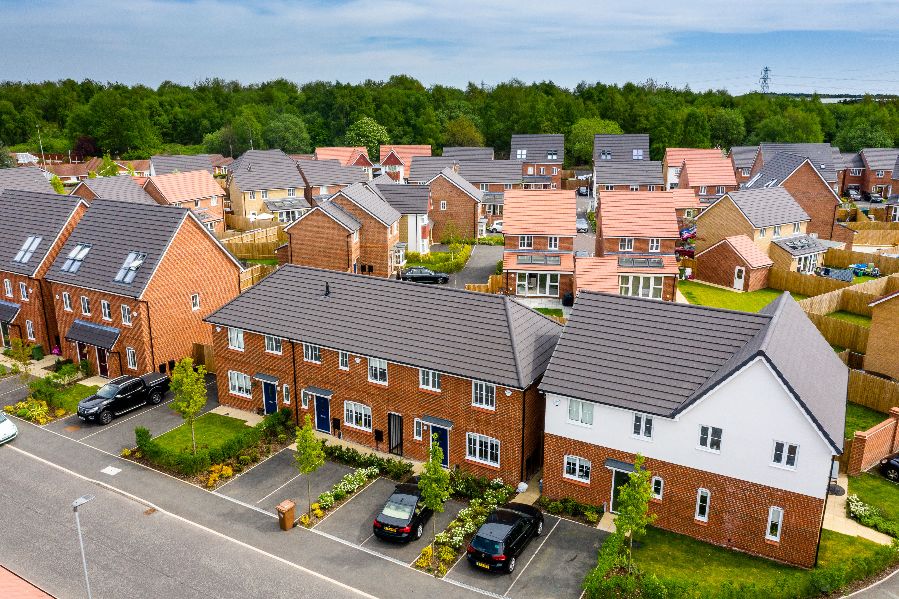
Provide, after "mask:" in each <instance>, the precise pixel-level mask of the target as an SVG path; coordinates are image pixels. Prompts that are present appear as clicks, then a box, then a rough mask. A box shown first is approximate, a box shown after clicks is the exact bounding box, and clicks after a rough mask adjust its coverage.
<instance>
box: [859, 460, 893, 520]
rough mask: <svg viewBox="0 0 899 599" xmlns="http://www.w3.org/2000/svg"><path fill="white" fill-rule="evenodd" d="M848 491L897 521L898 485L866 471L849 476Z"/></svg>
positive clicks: (885, 516) (888, 517)
mask: <svg viewBox="0 0 899 599" xmlns="http://www.w3.org/2000/svg"><path fill="white" fill-rule="evenodd" d="M849 493H855V494H856V495H858V497H859V499H861V500H862V501H864V502H865V503H867V504H869V505H873V506H874V507H876V508H878V509H879V510H880V511H881V512H883V517H884V518H887V519H888V520H892V521H894V522H899V485H897V484H896V483H891V482H890V481H888V480H887V479H885V478H884V477H882V476H880V475H879V474H873V473H871V472H866V473H864V474H862V475H860V476H850V477H849Z"/></svg>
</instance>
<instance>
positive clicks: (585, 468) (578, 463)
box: [562, 455, 590, 483]
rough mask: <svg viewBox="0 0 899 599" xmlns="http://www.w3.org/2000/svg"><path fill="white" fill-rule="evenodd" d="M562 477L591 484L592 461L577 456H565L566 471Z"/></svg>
mask: <svg viewBox="0 0 899 599" xmlns="http://www.w3.org/2000/svg"><path fill="white" fill-rule="evenodd" d="M562 476H563V477H565V478H570V479H572V480H577V481H580V482H583V483H589V482H590V460H588V459H585V458H582V457H578V456H576V455H567V456H565V469H564V470H563V471H562Z"/></svg>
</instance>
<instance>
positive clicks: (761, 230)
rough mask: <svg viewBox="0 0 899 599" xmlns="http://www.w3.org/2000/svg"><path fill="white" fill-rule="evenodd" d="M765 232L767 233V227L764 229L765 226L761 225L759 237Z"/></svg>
mask: <svg viewBox="0 0 899 599" xmlns="http://www.w3.org/2000/svg"><path fill="white" fill-rule="evenodd" d="M767 234H768V231H767V229H765V227H762V228H761V229H759V237H764V236H765V235H767Z"/></svg>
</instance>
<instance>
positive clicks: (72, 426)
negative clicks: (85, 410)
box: [62, 424, 81, 433]
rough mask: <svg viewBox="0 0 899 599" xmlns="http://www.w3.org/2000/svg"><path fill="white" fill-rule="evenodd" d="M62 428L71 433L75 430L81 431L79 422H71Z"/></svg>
mask: <svg viewBox="0 0 899 599" xmlns="http://www.w3.org/2000/svg"><path fill="white" fill-rule="evenodd" d="M62 430H64V431H68V432H70V433H74V432H75V431H80V430H81V427H80V426H78V425H77V424H70V425H69V426H67V427H65V428H63V429H62Z"/></svg>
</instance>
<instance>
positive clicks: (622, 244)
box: [618, 237, 634, 252]
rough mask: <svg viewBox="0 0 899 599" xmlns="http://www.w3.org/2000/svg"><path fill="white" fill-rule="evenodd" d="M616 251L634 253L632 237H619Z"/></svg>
mask: <svg viewBox="0 0 899 599" xmlns="http://www.w3.org/2000/svg"><path fill="white" fill-rule="evenodd" d="M618 251H619V252H633V251H634V238H633V237H620V238H619V239H618Z"/></svg>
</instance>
